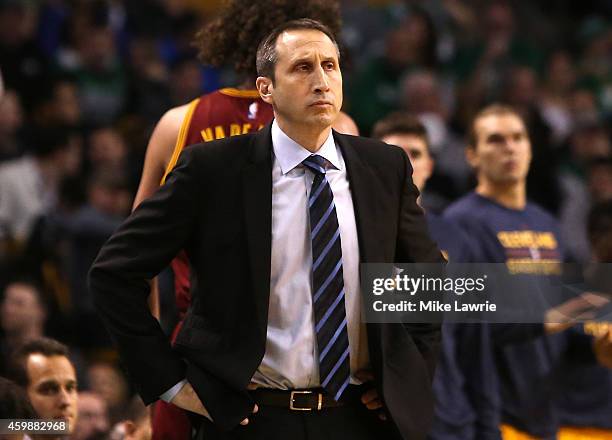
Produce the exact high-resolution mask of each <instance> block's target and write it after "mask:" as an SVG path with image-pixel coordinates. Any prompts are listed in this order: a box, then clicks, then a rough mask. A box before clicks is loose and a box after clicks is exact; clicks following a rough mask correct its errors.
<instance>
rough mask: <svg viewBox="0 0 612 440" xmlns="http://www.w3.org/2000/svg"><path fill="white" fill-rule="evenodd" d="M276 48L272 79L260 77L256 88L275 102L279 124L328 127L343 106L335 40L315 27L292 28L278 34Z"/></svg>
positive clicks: (270, 102)
mask: <svg viewBox="0 0 612 440" xmlns="http://www.w3.org/2000/svg"><path fill="white" fill-rule="evenodd" d="M276 52H277V54H278V61H277V63H276V68H275V71H274V76H275V78H274V81H273V82H272V80H271V79H270V78H266V77H260V78H258V89H259V91H260V92H261V93H262V98H263V99H264V101H266V102H268V103H269V104H272V105H273V106H274V110H275V115H276V117H277V119H278V121H279V124H281V127H282V125H283V123H284V124H287V125H293V126H308V127H316V128H319V129H320V128H326V127H330V126H331V125H332V124H333V122H334V121H335V120H336V117H337V115H338V112H339V111H340V108H341V107H342V73H341V72H340V65H339V62H338V52H337V50H336V46H335V45H334V43H333V42H332V41H331V40H330V39H329V37H328V36H327V35H325V34H324V33H322V32H320V31H317V30H310V29H300V30H291V31H286V32H283V33H282V34H281V35H280V36H279V37H278V39H277V41H276ZM266 92H268V93H267V94H266Z"/></svg>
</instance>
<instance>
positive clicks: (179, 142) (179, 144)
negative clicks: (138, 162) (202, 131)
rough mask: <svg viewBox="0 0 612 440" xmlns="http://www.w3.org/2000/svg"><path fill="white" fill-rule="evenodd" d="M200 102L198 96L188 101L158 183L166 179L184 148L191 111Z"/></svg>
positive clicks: (161, 183) (162, 182)
mask: <svg viewBox="0 0 612 440" xmlns="http://www.w3.org/2000/svg"><path fill="white" fill-rule="evenodd" d="M198 102H200V98H197V99H194V100H193V101H191V102H190V103H189V107H188V108H187V113H186V114H185V117H184V118H183V122H181V129H180V130H179V134H178V137H177V138H176V144H175V145H174V151H173V152H172V157H171V158H170V162H168V166H167V167H166V172H165V173H164V177H162V179H161V182H160V185H163V184H164V182H165V181H166V177H167V176H168V174H170V171H172V169H173V168H174V167H175V166H176V162H177V161H178V158H179V156H180V155H181V151H183V148H185V141H186V140H187V133H189V126H190V125H191V117H192V116H193V112H194V110H195V108H196V106H197V105H198Z"/></svg>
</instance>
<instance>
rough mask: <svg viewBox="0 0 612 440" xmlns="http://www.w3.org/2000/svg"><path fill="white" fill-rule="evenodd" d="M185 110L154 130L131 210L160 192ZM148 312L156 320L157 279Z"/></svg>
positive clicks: (167, 116)
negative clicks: (149, 311)
mask: <svg viewBox="0 0 612 440" xmlns="http://www.w3.org/2000/svg"><path fill="white" fill-rule="evenodd" d="M187 108H188V105H182V106H180V107H175V108H173V109H170V110H168V111H167V112H166V113H165V114H164V116H162V118H161V119H160V120H159V122H158V123H157V126H156V127H155V129H154V130H153V134H152V135H151V139H150V140H149V144H148V145H147V152H146V155H145V163H144V167H143V169H142V176H141V177H140V184H139V185H138V191H137V192H136V197H135V198H134V205H133V206H132V210H134V209H135V208H136V207H137V206H138V205H140V203H141V202H142V201H143V200H144V199H146V198H148V197H150V196H151V195H152V194H153V193H154V192H155V191H157V189H158V188H159V185H160V183H161V180H162V178H163V177H164V174H165V173H166V169H167V167H168V164H169V163H170V159H171V157H172V153H173V152H174V148H175V146H176V139H177V137H178V133H179V131H180V129H181V123H182V121H183V118H184V117H185V114H186V113H187ZM149 308H150V309H151V313H152V314H153V316H155V317H156V318H157V319H159V317H160V310H159V288H158V285H157V278H154V279H153V280H151V293H150V295H149Z"/></svg>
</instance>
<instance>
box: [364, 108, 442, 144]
mask: <svg viewBox="0 0 612 440" xmlns="http://www.w3.org/2000/svg"><path fill="white" fill-rule="evenodd" d="M393 134H404V135H410V136H416V137H418V138H420V139H422V140H423V141H424V142H425V145H426V146H427V151H429V152H430V150H431V149H430V145H429V136H428V135H427V130H426V129H425V126H424V125H423V123H421V121H419V119H418V118H416V117H415V116H413V115H411V114H408V113H404V112H394V113H390V114H388V115H387V116H385V117H384V118H383V119H381V120H380V121H378V122H377V123H376V124H375V125H374V128H373V129H372V137H374V138H376V139H379V140H380V139H382V138H384V137H385V136H390V135H393Z"/></svg>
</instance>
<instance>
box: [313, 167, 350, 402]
mask: <svg viewBox="0 0 612 440" xmlns="http://www.w3.org/2000/svg"><path fill="white" fill-rule="evenodd" d="M302 163H303V164H304V166H306V167H307V168H308V169H310V170H311V171H312V172H313V173H314V180H313V182H312V188H311V189H310V196H309V198H308V209H309V212H310V239H311V240H312V291H313V308H314V317H315V331H316V336H317V347H318V351H319V378H320V381H321V386H323V388H325V390H326V391H327V392H328V393H329V395H330V396H333V397H334V399H335V400H338V399H340V396H342V393H343V392H344V390H345V389H346V387H347V385H348V384H349V377H350V363H349V340H348V331H347V321H346V310H345V307H344V279H343V273H342V248H341V246H340V228H339V226H338V217H337V216H336V207H335V205H334V195H333V193H332V190H331V187H330V186H329V182H328V181H327V178H326V177H325V165H326V164H327V161H326V160H325V159H324V158H323V157H321V156H319V155H312V156H310V157H308V158H307V159H305V160H304V161H303V162H302Z"/></svg>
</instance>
